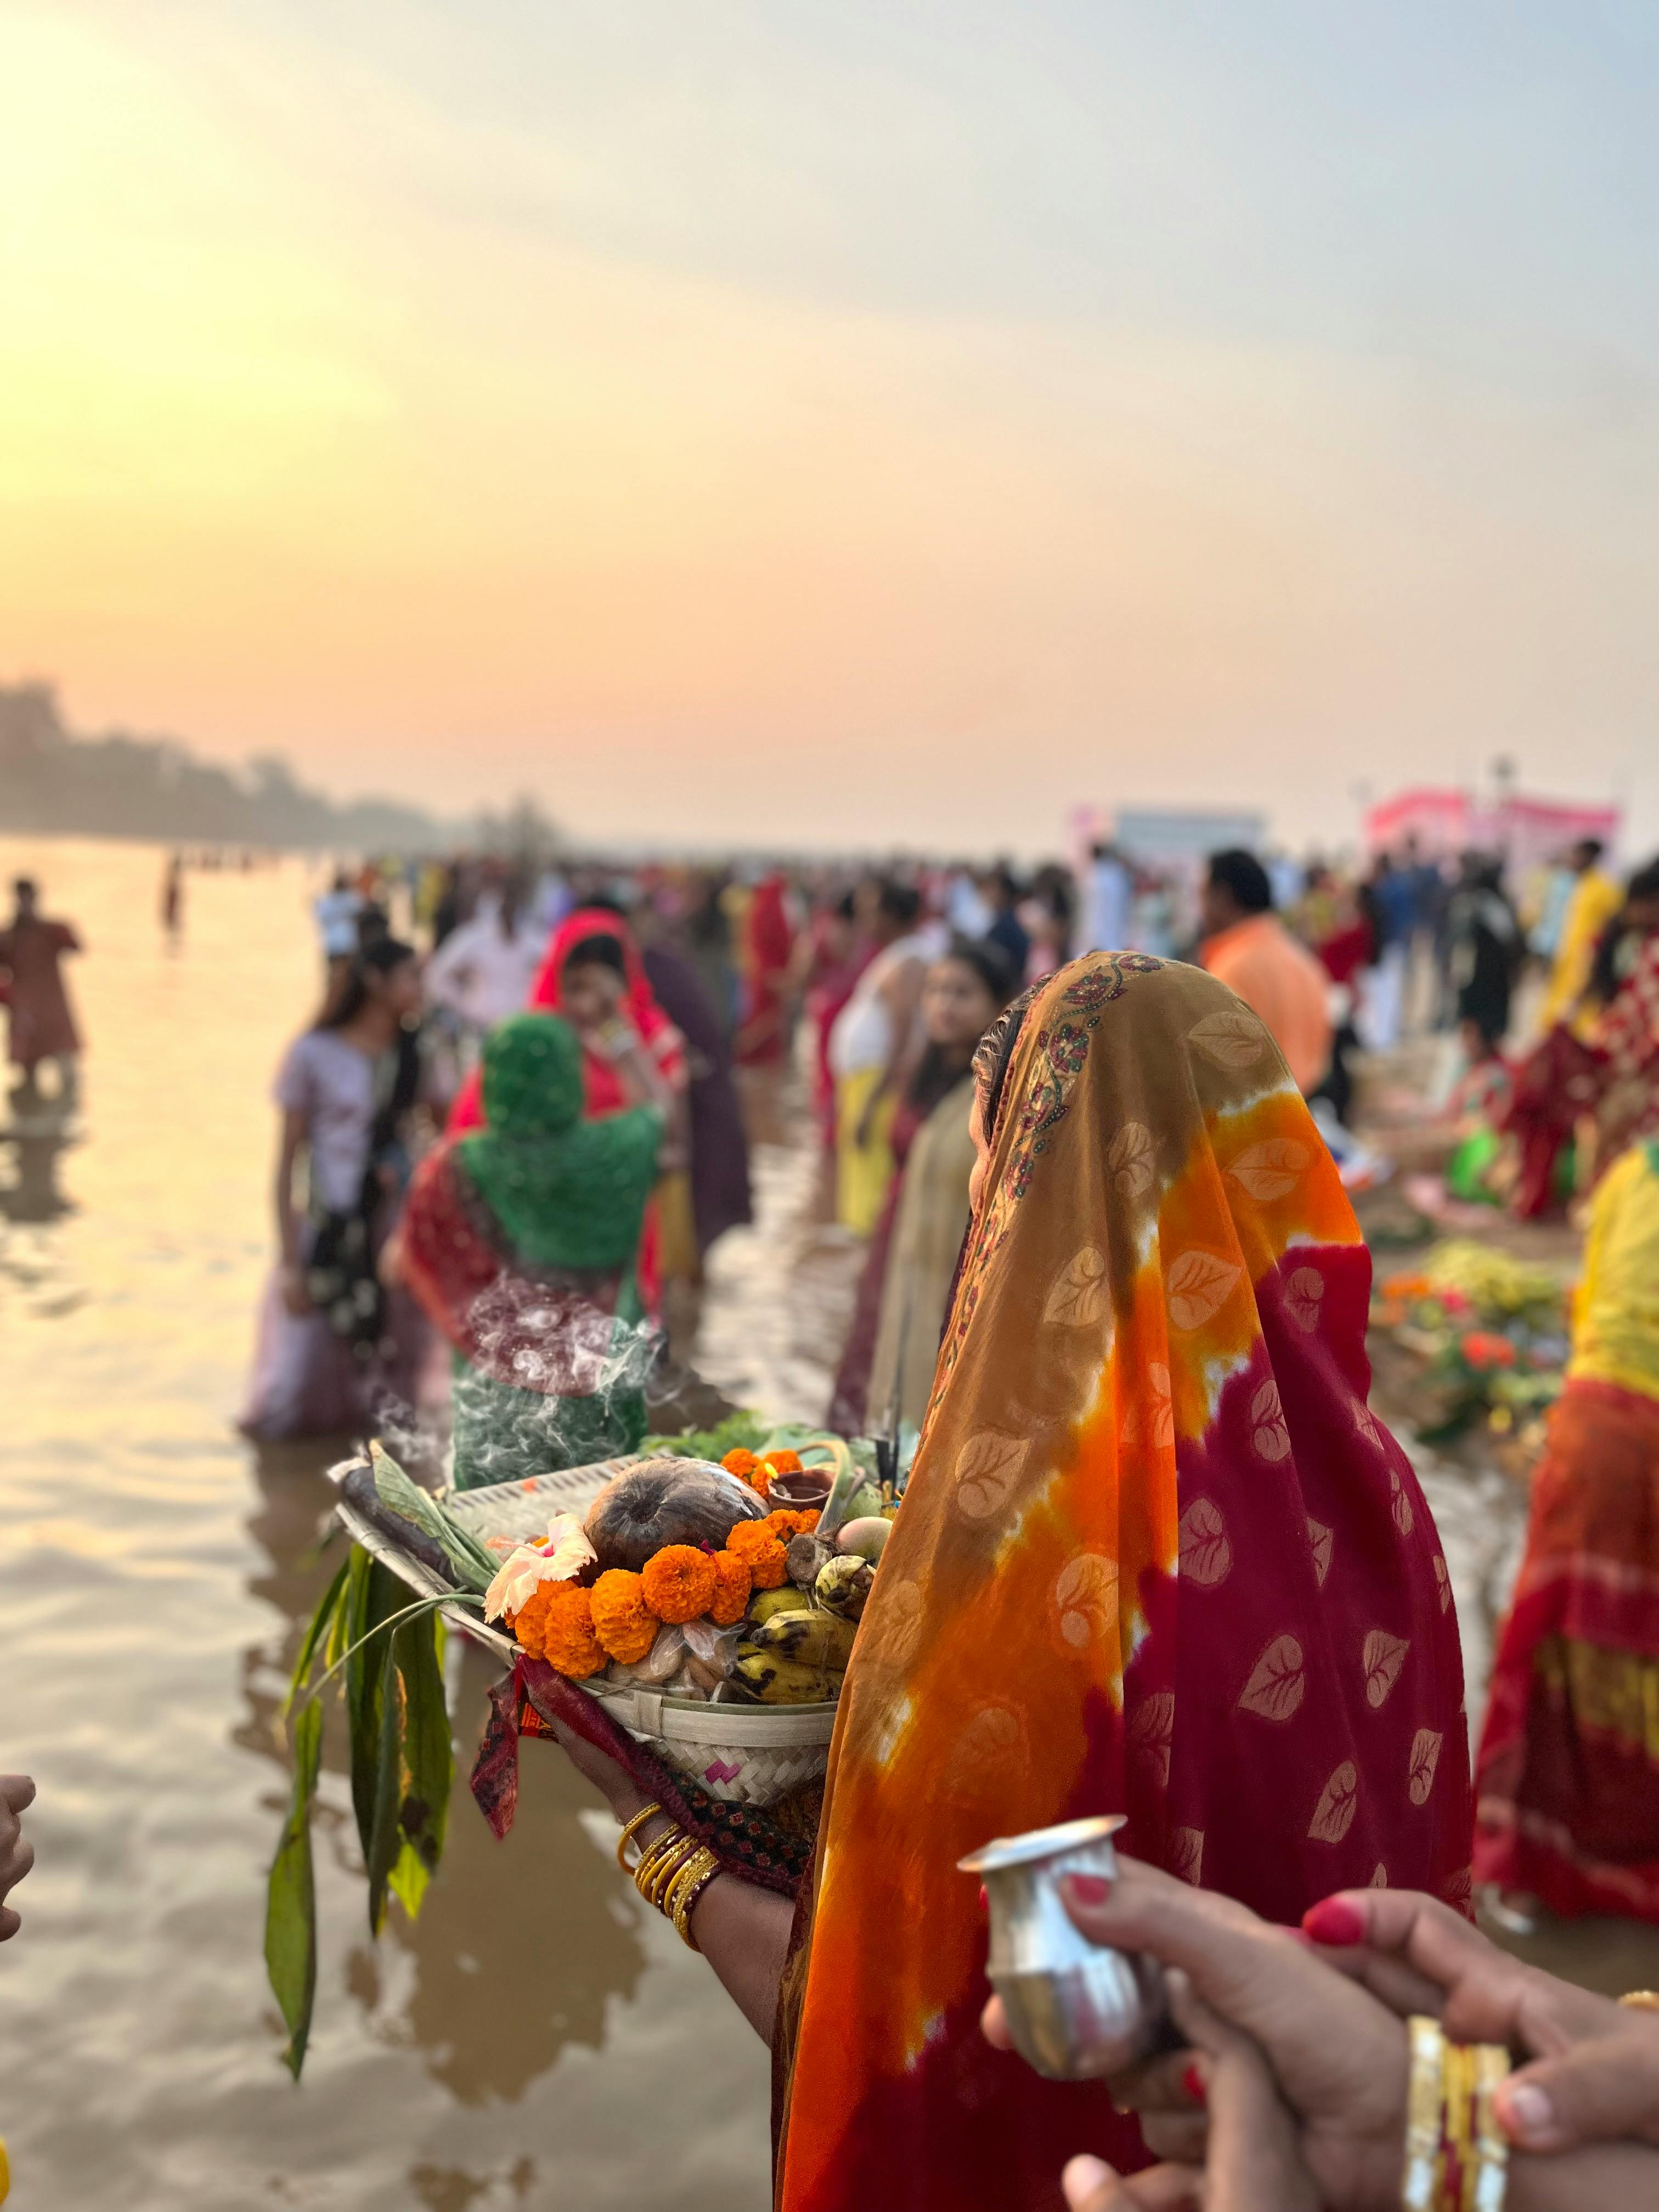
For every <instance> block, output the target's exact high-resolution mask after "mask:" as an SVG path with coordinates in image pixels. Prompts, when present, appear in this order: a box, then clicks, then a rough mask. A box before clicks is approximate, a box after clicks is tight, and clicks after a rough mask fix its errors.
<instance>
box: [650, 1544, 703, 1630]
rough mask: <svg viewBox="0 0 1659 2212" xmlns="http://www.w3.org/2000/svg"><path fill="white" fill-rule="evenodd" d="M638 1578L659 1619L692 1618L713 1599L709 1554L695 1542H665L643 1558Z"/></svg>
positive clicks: (694, 1618) (701, 1611)
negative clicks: (642, 1569) (659, 1548)
mask: <svg viewBox="0 0 1659 2212" xmlns="http://www.w3.org/2000/svg"><path fill="white" fill-rule="evenodd" d="M640 1579H641V1582H642V1583H644V1585H645V1601H646V1603H647V1605H648V1606H649V1607H650V1608H651V1610H652V1612H653V1613H655V1614H656V1616H657V1618H658V1620H696V1618H697V1616H698V1614H699V1613H707V1612H708V1608H709V1607H710V1606H711V1605H713V1603H714V1590H715V1587H716V1584H717V1582H718V1579H719V1577H718V1575H717V1573H716V1571H715V1567H714V1555H713V1554H712V1553H708V1552H700V1551H699V1550H698V1549H697V1547H696V1545H695V1544H665V1545H664V1547H663V1548H662V1550H661V1551H660V1552H657V1553H653V1555H652V1557H651V1558H650V1559H647V1561H646V1563H645V1572H644V1573H643V1575H641V1577H640Z"/></svg>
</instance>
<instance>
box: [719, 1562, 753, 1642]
mask: <svg viewBox="0 0 1659 2212" xmlns="http://www.w3.org/2000/svg"><path fill="white" fill-rule="evenodd" d="M754 1583H755V1578H754V1577H753V1575H751V1574H750V1571H749V1569H748V1567H747V1566H746V1565H744V1562H743V1561H742V1560H741V1559H739V1558H738V1555H737V1553H735V1552H716V1553H715V1554H714V1598H713V1601H711V1603H710V1605H709V1607H708V1618H709V1619H710V1620H712V1621H713V1622H714V1626H715V1627H716V1628H730V1627H731V1626H732V1622H733V1621H737V1620H742V1619H743V1616H744V1613H746V1612H747V1611H748V1609H749V1593H750V1590H751V1589H753V1588H754Z"/></svg>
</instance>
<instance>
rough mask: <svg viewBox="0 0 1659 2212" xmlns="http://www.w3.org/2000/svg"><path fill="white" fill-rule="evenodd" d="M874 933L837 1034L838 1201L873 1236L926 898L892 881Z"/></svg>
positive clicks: (855, 1227)
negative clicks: (872, 951) (873, 947)
mask: <svg viewBox="0 0 1659 2212" xmlns="http://www.w3.org/2000/svg"><path fill="white" fill-rule="evenodd" d="M872 936H873V937H874V939H875V942H876V946H877V950H876V953H875V957H873V958H872V960H871V962H870V963H869V965H868V966H867V967H866V969H864V971H863V973H862V974H861V975H860V977H859V980H858V981H857V982H856V983H855V984H854V987H853V991H852V995H851V996H850V997H849V998H848V1001H847V1004H846V1005H845V1006H843V1007H842V1011H841V1013H840V1014H839V1016H838V1017H837V1018H836V1026H835V1028H834V1030H832V1032H831V1033H830V1038H829V1065H830V1066H831V1068H832V1069H833V1070H834V1072H835V1078H836V1213H837V1216H838V1218H839V1219H840V1221H841V1223H842V1227H843V1228H846V1229H850V1230H852V1231H854V1234H855V1235H857V1236H860V1237H868V1236H869V1235H870V1233H871V1231H872V1230H873V1229H874V1228H875V1226H876V1224H877V1222H878V1220H879V1219H880V1218H881V1209H882V1206H883V1205H884V1202H885V1200H886V1197H887V1186H888V1183H889V1182H890V1179H891V1176H892V1173H893V1148H892V1143H891V1133H892V1123H893V1115H894V1114H895V1112H896V1109H897V1105H898V1100H899V1097H900V1094H901V1093H902V1090H903V1087H904V1085H905V1083H906V1081H907V1080H908V1078H909V1074H910V1064H911V1058H912V1054H913V1050H914V1048H915V1037H916V1031H917V1028H918V1024H919V1018H920V1015H921V986H922V981H923V979H924V978H925V976H926V975H927V963H928V958H929V956H930V954H931V953H932V951H933V946H932V945H930V943H929V942H928V940H927V938H926V937H925V936H924V935H923V934H922V931H921V896H920V895H919V894H918V893H917V892H915V891H914V890H911V889H910V888H909V886H908V884H897V883H884V884H882V885H881V886H880V889H879V890H878V894H877V897H876V910H875V915H874V918H873V922H872Z"/></svg>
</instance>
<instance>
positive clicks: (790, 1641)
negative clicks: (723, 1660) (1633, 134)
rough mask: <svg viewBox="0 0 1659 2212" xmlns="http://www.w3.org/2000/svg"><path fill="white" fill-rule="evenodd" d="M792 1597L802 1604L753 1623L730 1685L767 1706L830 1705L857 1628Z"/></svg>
mask: <svg viewBox="0 0 1659 2212" xmlns="http://www.w3.org/2000/svg"><path fill="white" fill-rule="evenodd" d="M765 1595H767V1596H774V1595H780V1596H781V1595H782V1593H781V1592H773V1591H768V1592H766V1593H765ZM794 1595H795V1596H796V1597H797V1598H798V1599H799V1600H800V1602H799V1603H798V1604H795V1605H793V1606H784V1607H773V1608H771V1609H770V1610H769V1612H768V1613H767V1614H766V1617H765V1618H764V1619H763V1620H751V1622H750V1628H749V1633H748V1636H747V1638H745V1640H744V1642H743V1643H741V1644H738V1650H737V1656H736V1658H735V1660H734V1661H733V1662H732V1673H731V1676H730V1680H732V1682H734V1683H735V1684H736V1685H737V1686H738V1688H739V1689H740V1690H742V1691H743V1692H745V1693H746V1694H747V1695H748V1696H750V1697H751V1698H756V1699H759V1701H760V1703H761V1704H762V1705H825V1704H828V1703H829V1701H830V1700H832V1699H835V1698H837V1697H839V1696H840V1694H841V1684H842V1675H843V1674H845V1673H846V1671H847V1662H848V1660H849V1659H850V1658H851V1657H852V1656H853V1638H854V1636H855V1635H856V1633H857V1624H856V1622H854V1621H851V1620H842V1619H841V1617H840V1616H839V1615H838V1614H836V1613H824V1612H823V1611H821V1610H820V1609H819V1608H818V1607H816V1606H813V1605H812V1604H811V1601H810V1600H808V1599H806V1597H805V1593H804V1592H801V1591H797V1592H795V1593H794ZM757 1610H758V1607H757Z"/></svg>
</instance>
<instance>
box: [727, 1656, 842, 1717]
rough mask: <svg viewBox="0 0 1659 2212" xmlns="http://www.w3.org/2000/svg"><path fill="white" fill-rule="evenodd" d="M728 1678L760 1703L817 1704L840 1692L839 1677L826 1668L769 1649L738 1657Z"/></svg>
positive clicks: (824, 1702) (825, 1702)
mask: <svg viewBox="0 0 1659 2212" xmlns="http://www.w3.org/2000/svg"><path fill="white" fill-rule="evenodd" d="M730 1680H732V1681H734V1682H735V1683H737V1685H738V1687H739V1688H741V1689H744V1690H746V1691H747V1692H748V1693H749V1695H750V1697H751V1698H758V1699H760V1701H761V1703H762V1705H824V1704H827V1703H828V1702H829V1700H830V1699H833V1698H835V1697H836V1696H838V1695H839V1693H840V1691H841V1680H842V1678H841V1676H840V1674H837V1673H832V1672H831V1670H830V1669H829V1668H827V1667H806V1666H803V1665H802V1664H801V1662H799V1660H797V1659H780V1658H777V1657H775V1656H774V1655H773V1654H772V1653H771V1652H769V1651H757V1653H755V1655H754V1656H753V1657H752V1658H748V1659H739V1660H738V1662H737V1664H736V1666H735V1667H733V1668H732V1674H731V1676H730Z"/></svg>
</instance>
